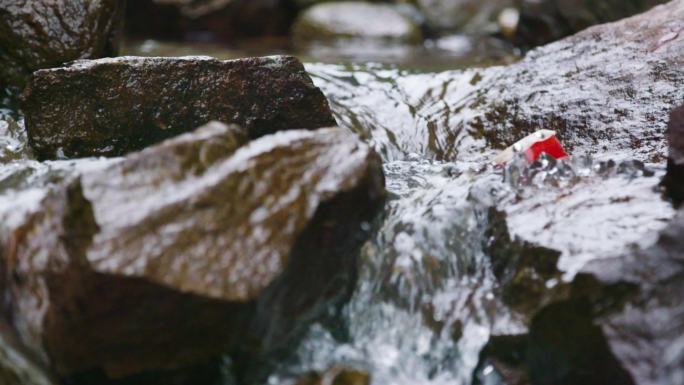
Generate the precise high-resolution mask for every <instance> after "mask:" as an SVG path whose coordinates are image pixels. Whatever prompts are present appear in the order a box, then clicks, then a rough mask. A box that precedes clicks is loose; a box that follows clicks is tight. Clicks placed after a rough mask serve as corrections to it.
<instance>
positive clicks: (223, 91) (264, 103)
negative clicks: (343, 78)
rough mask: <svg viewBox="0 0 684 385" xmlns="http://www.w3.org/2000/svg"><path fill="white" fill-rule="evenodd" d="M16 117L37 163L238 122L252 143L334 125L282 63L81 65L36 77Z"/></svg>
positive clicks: (296, 65)
mask: <svg viewBox="0 0 684 385" xmlns="http://www.w3.org/2000/svg"><path fill="white" fill-rule="evenodd" d="M22 109H23V111H24V113H25V115H26V129H27V132H28V136H29V142H30V144H31V147H32V148H33V149H34V151H35V153H36V155H37V156H38V158H40V159H55V158H57V159H63V158H75V157H87V156H119V155H123V154H125V153H128V152H131V151H136V150H140V149H142V148H144V147H145V146H149V145H151V144H154V143H156V142H159V141H161V140H163V139H167V138H170V137H173V136H175V135H178V134H181V133H184V132H187V131H189V130H192V129H194V128H195V127H197V126H199V125H202V124H205V123H207V122H208V121H210V120H219V121H223V122H228V123H236V124H239V125H241V126H243V127H245V128H246V129H247V130H248V132H249V136H250V138H256V137H259V136H262V135H265V134H269V133H273V132H276V131H280V130H284V129H314V128H320V127H326V126H332V125H334V124H335V121H334V119H333V117H332V115H331V113H330V110H329V107H328V103H327V101H326V100H325V97H324V96H323V95H322V94H321V92H320V90H318V89H317V88H316V87H314V85H313V84H312V83H311V79H310V78H309V77H308V75H307V74H306V73H305V72H304V68H303V66H302V64H301V63H300V62H299V61H298V60H297V59H295V58H294V57H290V56H274V57H265V58H248V59H238V60H232V61H219V60H216V59H212V58H209V57H184V58H136V57H121V58H115V59H101V60H94V61H79V62H75V63H73V64H71V65H70V66H68V67H64V68H57V69H50V70H42V71H38V72H36V73H35V74H34V76H33V78H32V79H31V82H30V84H29V86H28V87H27V89H26V91H25V92H24V103H23V104H22Z"/></svg>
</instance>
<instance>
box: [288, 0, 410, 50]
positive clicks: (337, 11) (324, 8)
mask: <svg viewBox="0 0 684 385" xmlns="http://www.w3.org/2000/svg"><path fill="white" fill-rule="evenodd" d="M292 32H293V34H294V37H295V38H296V39H298V40H300V41H310V40H321V39H335V38H359V39H381V40H390V41H401V42H409V43H411V42H414V43H415V42H420V41H421V40H422V34H421V31H420V27H419V26H418V25H417V24H416V23H415V22H414V21H413V20H412V19H411V17H409V16H408V15H406V14H404V13H402V12H401V11H400V9H399V8H398V7H397V6H394V5H391V4H371V3H364V2H360V1H359V2H354V1H347V2H330V3H321V4H317V5H314V6H313V7H311V8H309V9H307V10H305V11H304V12H303V13H302V14H301V15H300V16H299V19H298V20H297V22H296V23H295V25H294V26H293V29H292ZM351 44H353V43H351Z"/></svg>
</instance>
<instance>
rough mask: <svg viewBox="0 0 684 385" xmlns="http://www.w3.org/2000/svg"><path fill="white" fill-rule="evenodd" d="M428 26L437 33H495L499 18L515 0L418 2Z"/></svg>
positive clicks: (425, 0) (435, 0)
mask: <svg viewBox="0 0 684 385" xmlns="http://www.w3.org/2000/svg"><path fill="white" fill-rule="evenodd" d="M417 3H418V6H419V8H420V10H421V11H422V12H423V14H424V15H425V18H426V20H427V24H428V26H429V27H430V28H431V29H432V30H435V31H461V32H462V31H467V32H479V33H483V32H494V31H496V30H497V29H498V27H497V18H498V17H499V15H500V14H501V12H502V11H503V10H505V9H506V8H511V7H512V6H513V0H493V1H480V0H417Z"/></svg>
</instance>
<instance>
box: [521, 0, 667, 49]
mask: <svg viewBox="0 0 684 385" xmlns="http://www.w3.org/2000/svg"><path fill="white" fill-rule="evenodd" d="M666 2H667V0H635V1H623V0H599V1H595V0H582V1H577V0H541V1H539V0H518V3H519V7H520V9H521V17H520V24H519V28H518V32H517V35H516V38H515V40H516V42H517V43H518V44H520V45H524V46H538V45H542V44H546V43H550V42H552V41H554V40H558V39H560V38H562V37H565V36H568V35H572V34H573V33H576V32H579V31H581V30H583V29H585V28H587V27H590V26H592V25H596V24H601V23H607V22H610V21H615V20H619V19H622V18H625V17H628V16H632V15H635V14H637V13H640V12H644V11H646V10H648V9H650V8H652V7H654V6H656V5H658V4H663V3H666Z"/></svg>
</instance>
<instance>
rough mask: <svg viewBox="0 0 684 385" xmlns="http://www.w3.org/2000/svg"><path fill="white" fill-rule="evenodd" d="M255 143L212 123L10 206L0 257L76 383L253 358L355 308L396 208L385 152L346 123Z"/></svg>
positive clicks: (12, 301)
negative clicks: (377, 239) (386, 213)
mask: <svg viewBox="0 0 684 385" xmlns="http://www.w3.org/2000/svg"><path fill="white" fill-rule="evenodd" d="M246 139H247V132H246V131H244V130H241V129H238V128H236V127H235V126H233V127H227V126H224V125H220V124H212V125H210V126H208V127H205V128H202V129H200V130H199V131H197V132H195V133H192V134H186V135H183V136H180V137H177V138H174V139H171V140H168V141H165V142H163V143H161V144H158V145H156V146H153V147H150V148H148V149H146V150H144V151H142V152H140V153H134V154H131V155H129V156H128V157H126V158H123V159H121V160H109V161H107V162H105V164H104V166H99V167H92V168H90V170H86V171H83V172H82V174H81V176H80V177H79V178H75V179H74V178H71V179H70V181H67V182H65V183H62V184H60V185H58V186H57V187H55V188H53V189H52V191H51V192H50V193H49V194H48V195H47V196H46V197H45V198H44V199H42V200H41V201H39V203H38V204H36V205H33V206H34V207H32V208H31V207H29V208H28V209H26V210H25V211H27V212H28V214H22V215H21V216H20V215H19V213H18V212H16V210H15V212H11V213H8V215H9V217H8V219H9V220H4V222H3V227H5V229H4V231H3V234H2V238H0V243H1V244H2V247H0V252H1V253H2V261H3V262H4V266H3V268H4V271H5V272H6V275H5V280H6V281H7V284H8V287H9V289H8V290H9V291H8V293H9V294H8V298H9V304H8V307H9V308H10V309H11V314H12V315H13V319H12V322H13V324H14V326H15V327H16V329H17V330H18V331H19V334H20V336H21V338H22V340H23V341H24V342H25V343H26V345H28V346H29V347H30V348H31V349H32V351H33V352H34V353H36V354H37V355H39V356H40V357H42V359H43V360H44V361H45V362H47V363H48V364H49V365H50V366H51V367H52V368H53V369H54V370H56V372H57V373H58V374H59V375H60V376H62V377H73V376H76V377H78V376H79V375H81V374H83V373H93V372H94V371H95V372H97V371H100V372H103V373H104V374H105V375H106V376H107V377H109V378H121V377H126V376H130V375H134V374H140V373H150V372H155V371H168V370H175V369H178V368H184V367H189V366H193V365H196V364H200V363H204V362H207V361H208V360H210V359H212V358H214V357H217V356H219V355H220V354H222V353H225V352H229V353H233V354H235V355H236V359H238V360H239V359H241V358H240V357H247V358H242V359H243V360H247V361H246V362H249V361H250V360H251V359H252V358H254V357H257V356H263V355H268V354H271V353H273V354H275V353H278V352H282V351H286V350H287V349H288V348H289V346H290V345H291V343H292V341H293V339H295V338H297V336H298V335H299V334H300V333H301V332H302V330H304V328H305V327H306V326H307V325H308V324H309V323H310V322H312V321H314V320H317V319H320V318H321V317H322V316H323V315H326V314H330V312H331V311H332V310H333V309H335V307H336V306H337V305H339V304H340V303H341V302H343V301H344V300H345V299H346V298H347V297H348V295H349V294H350V291H351V289H352V288H353V284H354V281H355V277H356V256H357V254H358V247H359V246H360V244H361V243H362V242H363V241H364V239H365V237H366V233H365V230H364V229H365V228H367V227H368V226H366V225H364V223H365V222H367V221H370V220H372V218H373V217H374V215H375V213H376V212H377V211H378V209H379V208H380V207H382V202H383V198H384V188H383V173H382V166H381V162H380V160H379V158H378V156H377V155H376V154H375V153H374V152H373V151H372V150H371V149H370V148H369V147H367V146H366V145H364V144H363V143H362V142H360V141H359V140H358V139H357V138H356V137H355V136H354V135H352V134H349V133H347V132H346V131H345V130H342V129H337V128H330V129H321V130H316V131H308V130H295V131H287V132H282V133H277V134H274V135H270V136H267V137H264V138H261V139H258V140H255V141H253V142H251V143H249V144H247V145H244V146H242V147H239V146H240V145H241V144H242V143H243V142H244V141H245V140H246ZM238 147H239V149H238ZM236 149H237V150H236ZM74 341H77V343H75V342H74Z"/></svg>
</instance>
